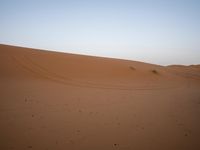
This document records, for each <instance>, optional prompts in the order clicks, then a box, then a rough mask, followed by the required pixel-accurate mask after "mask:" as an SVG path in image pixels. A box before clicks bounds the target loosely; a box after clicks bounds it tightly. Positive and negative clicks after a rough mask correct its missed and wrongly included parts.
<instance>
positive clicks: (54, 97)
mask: <svg viewBox="0 0 200 150" xmlns="http://www.w3.org/2000/svg"><path fill="white" fill-rule="evenodd" d="M199 139H200V65H191V66H181V65H172V66H166V67H164V66H159V65H153V64H148V63H143V62H136V61H127V60H120V59H111V58H103V57H91V56H84V55H74V54H67V53H58V52H50V51H43V50H36V49H30V48H22V47H15V46H8V45H0V150H25V149H35V150H199V149H200V142H199Z"/></svg>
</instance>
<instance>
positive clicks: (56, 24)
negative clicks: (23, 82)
mask: <svg viewBox="0 0 200 150" xmlns="http://www.w3.org/2000/svg"><path fill="white" fill-rule="evenodd" d="M0 43H1V44H11V45H18V46H25V47H33V48H40V49H48V50H59V51H63V52H69V53H80V54H86V55H95V56H105V57H115V58H122V59H130V60H137V61H143V62H149V63H155V64H161V65H169V64H186V65H188V64H200V1H199V0H0Z"/></svg>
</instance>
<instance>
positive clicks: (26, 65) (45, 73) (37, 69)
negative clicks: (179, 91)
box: [13, 56, 179, 90]
mask: <svg viewBox="0 0 200 150" xmlns="http://www.w3.org/2000/svg"><path fill="white" fill-rule="evenodd" d="M13 60H14V61H15V62H16V63H17V64H19V65H20V66H21V67H22V68H23V69H26V70H28V71H29V72H31V73H34V74H36V75H39V76H41V77H43V78H46V79H48V80H51V81H55V82H58V83H62V84H66V85H71V86H76V87H87V88H98V89H116V90H165V89H173V88H179V86H178V87H177V86H174V85H171V86H166V87H159V86H149V85H144V86H140V87H130V86H123V85H114V84H98V83H92V82H87V81H79V80H74V79H72V78H69V77H66V76H63V75H59V74H57V73H54V72H50V71H49V70H48V69H46V68H44V67H43V66H41V65H38V64H36V63H35V62H33V60H31V59H29V58H28V57H22V58H17V57H15V56H13ZM30 66H31V67H30Z"/></svg>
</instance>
